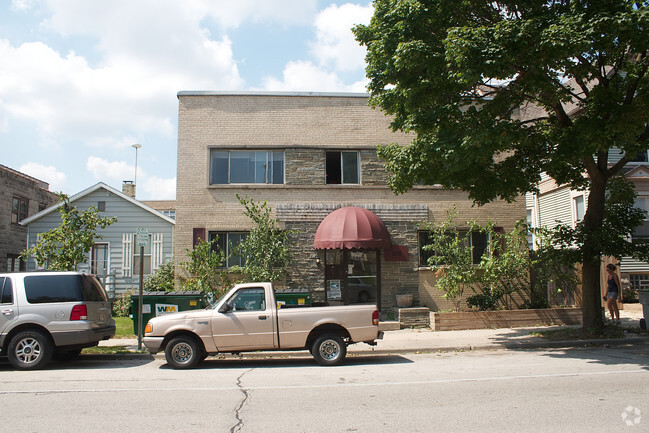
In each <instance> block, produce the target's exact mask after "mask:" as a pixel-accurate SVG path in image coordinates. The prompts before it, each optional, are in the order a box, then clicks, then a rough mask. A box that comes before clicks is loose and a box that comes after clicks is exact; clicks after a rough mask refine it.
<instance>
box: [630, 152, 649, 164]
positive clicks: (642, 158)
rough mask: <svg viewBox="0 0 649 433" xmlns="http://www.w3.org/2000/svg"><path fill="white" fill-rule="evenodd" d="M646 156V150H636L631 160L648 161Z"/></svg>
mask: <svg viewBox="0 0 649 433" xmlns="http://www.w3.org/2000/svg"><path fill="white" fill-rule="evenodd" d="M647 156H648V155H647V151H646V150H642V151H640V152H638V154H637V155H636V157H635V158H633V159H632V160H631V162H648V161H649V158H648V157H647Z"/></svg>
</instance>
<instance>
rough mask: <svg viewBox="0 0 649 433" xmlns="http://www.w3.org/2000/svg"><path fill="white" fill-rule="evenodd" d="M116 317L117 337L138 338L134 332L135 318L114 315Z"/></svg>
mask: <svg viewBox="0 0 649 433" xmlns="http://www.w3.org/2000/svg"><path fill="white" fill-rule="evenodd" d="M113 319H115V327H116V328H117V329H116V330H115V338H137V335H135V334H133V319H131V318H130V317H113Z"/></svg>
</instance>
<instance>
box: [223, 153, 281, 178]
mask: <svg viewBox="0 0 649 433" xmlns="http://www.w3.org/2000/svg"><path fill="white" fill-rule="evenodd" d="M233 183H234V184H250V183H252V184H283V183H284V152H275V151H265V150H237V151H234V150H230V151H228V150H216V149H213V150H211V151H210V185H226V184H233Z"/></svg>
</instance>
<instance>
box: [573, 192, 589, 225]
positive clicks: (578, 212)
mask: <svg viewBox="0 0 649 433" xmlns="http://www.w3.org/2000/svg"><path fill="white" fill-rule="evenodd" d="M572 205H573V209H574V216H575V223H578V222H580V221H583V219H584V215H586V202H585V200H584V195H583V194H581V195H577V196H574V197H573V198H572Z"/></svg>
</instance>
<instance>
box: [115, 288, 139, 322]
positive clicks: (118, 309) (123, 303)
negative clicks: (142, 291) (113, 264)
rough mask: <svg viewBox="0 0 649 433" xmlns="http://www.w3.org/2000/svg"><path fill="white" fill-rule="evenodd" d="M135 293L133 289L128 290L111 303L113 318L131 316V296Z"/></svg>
mask: <svg viewBox="0 0 649 433" xmlns="http://www.w3.org/2000/svg"><path fill="white" fill-rule="evenodd" d="M136 292H137V290H135V289H129V290H127V291H125V292H124V293H122V294H121V295H119V297H117V298H116V299H115V302H113V316H115V317H129V315H130V314H131V295H133V294H135V293H136Z"/></svg>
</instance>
